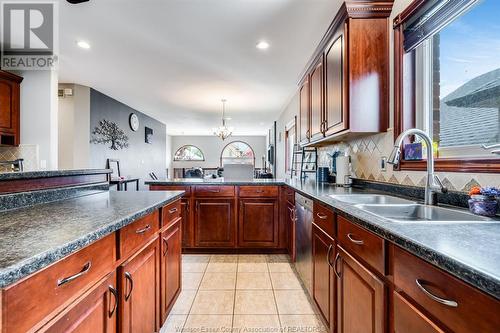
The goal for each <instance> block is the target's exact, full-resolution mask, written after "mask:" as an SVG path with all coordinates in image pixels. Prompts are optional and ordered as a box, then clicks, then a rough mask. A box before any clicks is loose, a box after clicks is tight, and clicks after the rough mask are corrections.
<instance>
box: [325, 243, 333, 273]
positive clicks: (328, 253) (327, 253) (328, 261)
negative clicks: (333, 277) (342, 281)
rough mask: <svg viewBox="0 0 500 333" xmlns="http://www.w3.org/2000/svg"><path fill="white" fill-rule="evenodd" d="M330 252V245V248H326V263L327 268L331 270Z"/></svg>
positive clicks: (331, 247) (331, 246)
mask: <svg viewBox="0 0 500 333" xmlns="http://www.w3.org/2000/svg"><path fill="white" fill-rule="evenodd" d="M332 250H333V245H332V244H330V246H328V252H326V262H327V263H328V266H330V267H332V268H333V265H332V262H331V261H330V252H332Z"/></svg>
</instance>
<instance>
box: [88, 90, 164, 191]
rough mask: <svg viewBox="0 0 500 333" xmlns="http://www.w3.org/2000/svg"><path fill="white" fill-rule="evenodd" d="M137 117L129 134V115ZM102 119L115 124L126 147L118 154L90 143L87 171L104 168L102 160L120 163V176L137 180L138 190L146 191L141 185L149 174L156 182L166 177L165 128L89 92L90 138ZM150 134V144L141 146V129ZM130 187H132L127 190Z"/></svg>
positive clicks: (94, 91)
mask: <svg viewBox="0 0 500 333" xmlns="http://www.w3.org/2000/svg"><path fill="white" fill-rule="evenodd" d="M132 112H133V113H135V114H137V116H138V117H139V122H140V126H139V130H137V132H134V131H132V129H131V128H130V126H129V116H130V114H131V113H132ZM102 119H106V120H108V121H112V122H115V123H116V124H117V125H118V126H119V127H120V128H121V129H122V130H123V131H124V132H125V134H126V135H127V136H128V137H129V141H128V143H129V147H128V148H126V149H121V150H111V149H110V148H109V146H110V145H103V144H94V143H90V167H93V168H102V167H105V166H106V159H108V158H114V159H119V160H120V169H121V174H122V176H126V177H134V178H135V177H138V178H140V188H141V189H146V188H147V187H146V186H144V181H145V180H147V179H149V175H148V174H149V173H150V172H151V171H153V172H155V173H156V175H157V176H158V177H159V178H164V177H165V176H166V126H165V124H163V123H162V122H159V121H158V120H156V119H154V118H151V117H149V116H147V115H145V114H143V113H141V112H140V111H138V110H135V109H133V108H131V107H129V106H127V105H125V104H123V103H121V102H119V101H117V100H115V99H113V98H111V97H109V96H107V95H104V94H103V93H100V92H99V91H97V90H94V89H90V136H91V137H92V130H93V129H94V127H96V126H97V125H98V124H99V121H101V120H102ZM145 126H147V127H149V128H152V129H153V131H154V135H153V143H152V144H147V143H145V140H144V137H145V133H144V131H145V130H144V128H145ZM131 187H133V186H131Z"/></svg>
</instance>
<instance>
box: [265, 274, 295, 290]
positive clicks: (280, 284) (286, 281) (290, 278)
mask: <svg viewBox="0 0 500 333" xmlns="http://www.w3.org/2000/svg"><path fill="white" fill-rule="evenodd" d="M271 282H272V283H273V289H275V290H276V289H301V290H302V285H301V284H300V281H299V279H298V278H297V276H296V275H295V274H294V273H271Z"/></svg>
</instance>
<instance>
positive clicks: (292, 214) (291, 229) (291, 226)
mask: <svg viewBox="0 0 500 333" xmlns="http://www.w3.org/2000/svg"><path fill="white" fill-rule="evenodd" d="M284 217H285V219H286V225H287V238H288V244H287V252H288V254H289V255H290V260H291V261H292V262H295V259H296V255H297V250H296V247H295V221H296V218H297V214H296V211H295V205H294V204H291V203H289V202H287V203H286V212H285V216H284Z"/></svg>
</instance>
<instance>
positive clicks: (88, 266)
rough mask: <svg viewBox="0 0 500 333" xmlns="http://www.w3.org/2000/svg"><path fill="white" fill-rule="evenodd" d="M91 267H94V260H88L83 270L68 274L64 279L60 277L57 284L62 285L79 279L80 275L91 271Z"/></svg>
mask: <svg viewBox="0 0 500 333" xmlns="http://www.w3.org/2000/svg"><path fill="white" fill-rule="evenodd" d="M90 267H92V262H91V261H88V262H87V263H86V264H85V265H84V266H83V268H82V270H81V271H80V272H78V273H76V274H74V275H71V276H68V277H65V278H63V279H59V280H57V286H58V287H59V286H62V285H63V284H66V283H69V282H71V281H73V280H76V279H78V278H79V277H80V276H82V275H85V274H87V273H88V271H90Z"/></svg>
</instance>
